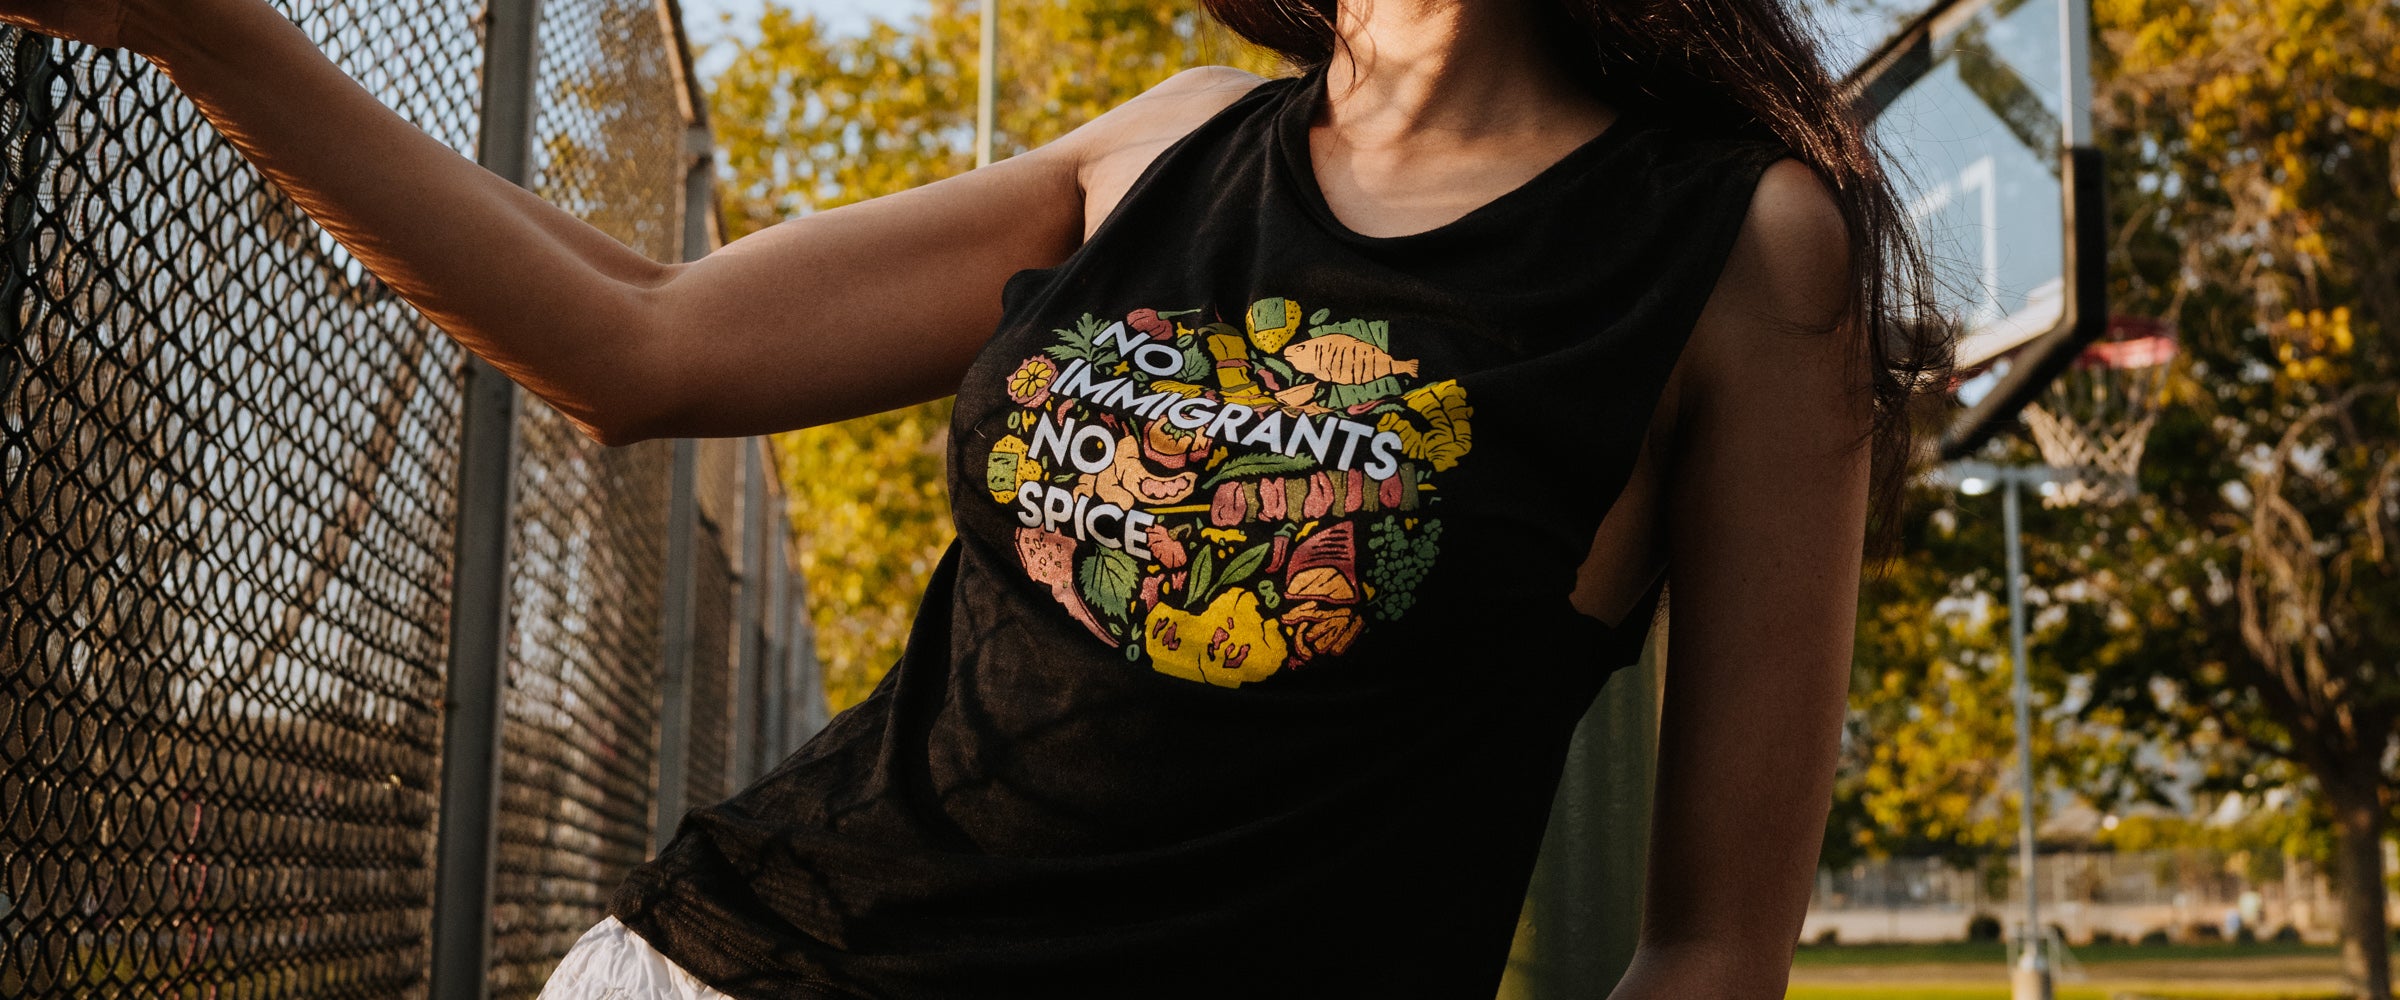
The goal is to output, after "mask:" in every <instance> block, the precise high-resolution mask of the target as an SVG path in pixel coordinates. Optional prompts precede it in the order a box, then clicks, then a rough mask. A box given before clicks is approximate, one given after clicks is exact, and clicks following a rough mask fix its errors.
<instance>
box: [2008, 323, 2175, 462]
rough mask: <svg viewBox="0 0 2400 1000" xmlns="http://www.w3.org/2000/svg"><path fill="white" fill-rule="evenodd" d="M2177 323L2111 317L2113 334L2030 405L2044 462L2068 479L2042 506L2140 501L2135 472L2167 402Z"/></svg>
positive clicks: (2029, 420) (2029, 421)
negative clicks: (2163, 405)
mask: <svg viewBox="0 0 2400 1000" xmlns="http://www.w3.org/2000/svg"><path fill="white" fill-rule="evenodd" d="M2174 357H2175V329H2174V327H2172V326H2169V325H2167V324H2166V323H2165V322H2163V321H2160V320H2155V319H2147V318H2142V317H2136V316H2118V317H2113V318H2111V319H2110V320H2109V321H2108V332H2107V334H2105V335H2104V336H2103V337H2102V338H2101V339H2100V340H2097V341H2094V342H2093V343H2092V344H2091V346H2089V347H2086V348H2084V349H2083V353H2082V354H2080V355H2078V356H2077V357H2076V358H2075V364H2074V367H2072V368H2069V369H2068V370H2067V372H2066V373H2065V374H2063V375H2060V376H2059V377H2058V380H2057V381H2056V382H2053V383H2051V384H2050V387H2049V388H2048V389H2047V390H2044V391H2043V393H2042V397H2041V398H2040V399H2038V400H2036V401H2034V402H2032V403H2029V404H2027V405H2026V407H2025V412H2024V417H2025V426H2026V429H2027V430H2029V431H2031V432H2032V434H2033V443H2034V446H2035V447H2037V448H2040V449H2041V452H2042V460H2043V461H2044V462H2047V463H2049V464H2050V465H2051V466H2052V467H2054V468H2056V469H2057V470H2059V472H2060V473H2061V474H2062V476H2063V478H2062V479H2061V480H2059V481H2058V482H2056V483H2055V486H2056V488H2055V489H2049V488H2045V489H2044V490H2043V491H2042V504H2043V506H2047V507H2065V506H2070V505H2074V504H2081V503H2096V504H2114V503H2123V502H2125V501H2126V500H2129V499H2132V497H2133V495H2134V493H2135V486H2134V471H2135V470H2136V469H2137V468H2139V467H2140V465H2141V464H2142V449H2143V446H2144V445H2146V444H2147V443H2148V442H2149V440H2150V427H2151V425H2153V424H2156V423H2157V422H2158V411H2159V406H2160V404H2161V403H2162V402H2163V401H2164V390H2165V387H2166V378H2167V362H2168V361H2171V360H2173V359H2174Z"/></svg>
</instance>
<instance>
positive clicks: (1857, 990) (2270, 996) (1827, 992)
mask: <svg viewBox="0 0 2400 1000" xmlns="http://www.w3.org/2000/svg"><path fill="white" fill-rule="evenodd" d="M2053 992H2054V995H2055V997H2056V1000H2130V998H2133V997H2140V998H2142V1000H2170V998H2171V1000H2186V998H2190V1000H2348V997H2349V994H2347V993H2341V992H2333V993H2324V992H2304V993H2292V992H2286V991H2282V990H2270V991H2267V992H2259V991H2257V990H2250V989H2243V988H2239V987H2229V988H2225V989H2209V988H2174V989H2163V990H2157V991H2149V990H2128V989H2124V988H2122V987H2115V986H2059V987H2057V988H2056V989H2055V990H2054V991H2053ZM1784 997H1785V998H1786V1000H2009V996H2008V986H2007V984H2005V983H2003V984H2000V985H1997V986H1944V985H1909V984H1905V983H1902V984H1894V985H1869V984H1848V985H1841V984H1836V985H1823V984H1816V985H1803V984H1798V983H1795V984H1793V985H1792V988H1791V991H1790V992H1788V993H1785V994H1784Z"/></svg>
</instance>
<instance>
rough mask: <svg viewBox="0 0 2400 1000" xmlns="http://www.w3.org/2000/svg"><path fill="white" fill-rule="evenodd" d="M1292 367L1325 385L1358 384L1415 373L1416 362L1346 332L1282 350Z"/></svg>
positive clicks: (1321, 335) (1329, 334)
mask: <svg viewBox="0 0 2400 1000" xmlns="http://www.w3.org/2000/svg"><path fill="white" fill-rule="evenodd" d="M1283 359H1284V360H1285V361H1288V362H1290V363H1291V365H1292V367H1293V368H1295V369H1298V370H1300V371H1303V372H1307V373H1308V374H1310V375H1313V376H1316V377H1317V378H1320V379H1323V380H1325V381H1327V382H1335V383H1339V384H1342V385H1357V384H1359V383H1361V382H1372V381H1375V380H1376V379H1379V378H1382V377H1384V376H1386V375H1391V374H1394V373H1398V374H1401V375H1414V374H1416V373H1417V362H1416V361H1415V360H1413V359H1412V360H1408V361H1400V360H1396V359H1394V358H1393V357H1392V356H1391V355H1389V354H1386V353H1384V352H1383V350H1382V349H1381V348H1379V347H1376V346H1375V345H1373V344H1370V343H1367V342H1366V341H1363V340H1360V339H1358V338H1357V337H1353V336H1351V335H1349V334H1346V333H1326V334H1319V335H1317V336H1314V337H1310V338H1308V339H1307V340H1303V341H1301V342H1299V343H1297V344H1292V345H1289V346H1286V347H1285V348H1284V349H1283Z"/></svg>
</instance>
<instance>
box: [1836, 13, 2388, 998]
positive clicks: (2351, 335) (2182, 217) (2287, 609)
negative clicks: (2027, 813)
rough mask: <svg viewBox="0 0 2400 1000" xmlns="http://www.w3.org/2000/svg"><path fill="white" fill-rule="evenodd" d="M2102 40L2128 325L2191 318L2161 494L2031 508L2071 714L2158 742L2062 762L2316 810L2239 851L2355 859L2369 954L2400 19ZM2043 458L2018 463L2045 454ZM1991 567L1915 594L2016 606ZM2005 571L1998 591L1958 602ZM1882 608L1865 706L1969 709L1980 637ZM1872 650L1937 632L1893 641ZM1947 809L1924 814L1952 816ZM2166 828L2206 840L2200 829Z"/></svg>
mask: <svg viewBox="0 0 2400 1000" xmlns="http://www.w3.org/2000/svg"><path fill="white" fill-rule="evenodd" d="M2093 23H2094V28H2095V32H2096V36H2095V37H2096V39H2097V44H2096V45H2095V46H2094V61H2095V90H2096V95H2095V96H2096V100H2095V109H2094V111H2095V117H2096V120H2097V123H2098V125H2099V126H2100V141H2101V143H2102V146H2103V148H2104V150H2105V152H2106V155H2107V156H2108V171H2107V174H2108V185H2109V188H2108V198H2109V207H2110V216H2111V220H2112V223H2113V225H2114V227H2115V229H2114V233H2113V238H2112V240H2111V246H2110V267H2111V289H2110V296H2111V301H2112V307H2113V310H2114V311H2115V312H2117V313H2120V314H2133V315H2142V316H2153V317H2160V318H2164V319H2166V320H2167V321H2169V322H2170V323H2172V324H2173V325H2174V326H2175V327H2176V328H2177V329H2178V330H2179V331H2180V333H2181V337H2182V346H2183V352H2182V355H2181V357H2180V358H2179V359H2178V360H2177V362H2176V363H2175V366H2174V368H2173V370H2172V372H2171V374H2170V378H2169V382H2168V394H2167V398H2166V403H2165V407H2164V411H2163V413H2162V415H2161V419H2160V421H2159V424H2158V426H2157V429H2156V430H2155V431H2154V432H2153V434H2152V437H2151V440H2150V447H2149V452H2148V458H2147V459H2146V461H2145V463H2144V466H2143V469H2142V472H2141V481H2142V487H2143V489H2142V494H2141V496H2140V497H2138V498H2137V499H2136V500H2135V501H2133V502H2131V503H2129V504H2126V505H2123V506H2120V507H2113V508H2100V507H2094V508H2083V509H2078V510H2075V511H2072V512H2065V513H2067V514H2068V516H2060V515H2061V512H2051V511H2038V510H2037V511H2033V512H2029V517H2030V518H2031V520H2030V521H2029V524H2028V530H2027V534H2026V541H2027V546H2028V548H2027V558H2028V570H2029V575H2030V576H2031V577H2032V579H2033V580H2034V581H2035V589H2036V592H2037V593H2039V594H2042V595H2043V599H2041V600H2037V601H2036V603H2035V617H2034V618H2033V619H2032V621H2031V624H2032V625H2033V626H2034V628H2033V630H2032V631H2033V641H2034V650H2035V653H2034V658H2035V660H2036V672H2035V677H2036V679H2037V680H2038V681H2040V682H2041V684H2042V686H2043V687H2045V688H2047V689H2048V691H2049V696H2048V698H2047V699H2046V700H2048V701H2049V702H2050V703H2051V704H2053V705H2056V706H2058V707H2059V708H2060V709H2061V710H2065V709H2070V708H2071V709H2072V711H2071V712H2067V713H2066V714H2064V715H2063V716H2062V725H2064V726H2066V727H2069V728H2072V727H2075V726H2094V725H2096V726H2099V727H2100V728H2102V729H2122V730H2124V731H2126V732H2130V733H2134V734H2138V735H2139V736H2140V737H2141V739H2142V741H2143V742H2146V743H2148V744H2149V745H2150V747H2151V751H2150V752H2148V753H2109V752H2102V753H2095V754H2090V755H2088V756H2082V757H2080V758H2075V755H2074V754H2072V753H2069V757H2070V758H2075V759H2069V760H2052V761H2049V762H2047V764H2048V766H2050V767H2051V768H2053V769H2055V770H2057V771H2058V772H2060V773H2071V774H2080V775H2081V777H2080V778H2079V779H2077V780H2078V782H2079V784H2078V786H2077V787H2078V788H2079V790H2081V791H2085V792H2088V793H2092V794H2094V795H2095V796H2096V797H2099V798H2102V799H2103V800H2105V801H2111V802H2121V801H2122V800H2124V799H2127V798H2132V799H2140V798H2145V797H2147V798H2153V799H2155V798H2157V797H2158V795H2159V792H2160V789H2161V786H2162V784H2163V783H2164V782H2165V779H2166V777H2167V776H2166V775H2165V774H2164V773H2162V772H2163V770H2164V768H2163V766H2162V763H2163V762H2165V761H2168V760H2170V759H2173V757H2174V756H2175V755H2177V754H2182V755H2186V758H2187V759H2196V760H2198V761H2199V763H2200V767H2201V776H2202V780H2201V782H2200V785H2199V788H2198V791H2199V792H2200V793H2201V794H2202V795H2203V796H2208V795H2241V796H2246V797H2250V798H2251V799H2252V800H2253V801H2263V800H2264V798H2265V796H2266V795H2267V794H2268V793H2269V792H2270V791H2273V790H2274V789H2276V788H2278V787H2281V788H2283V789H2284V791H2285V793H2292V792H2297V793H2301V794H2302V795H2303V799H2302V807H2301V808H2299V809H2296V810H2294V811H2293V812H2292V813H2291V814H2290V815H2291V816H2292V817H2294V818H2295V819H2296V820H2297V821H2298V822H2300V823H2302V824H2303V825H2305V826H2306V827H2307V829H2308V830H2309V831H2313V832H2302V830H2301V829H2300V827H2296V826H2294V825H2293V824H2292V823H2282V824H2276V823H2265V822H2262V823H2258V824H2253V825H2252V827H2251V828H2250V832H2249V833H2246V834H2244V833H2237V834H2235V835H2238V836H2255V837H2259V838H2264V839H2265V840H2268V841H2272V843H2264V842H2262V843H2261V844H2259V845H2256V846H2259V847H2265V848H2270V849H2273V850H2275V851H2278V852H2281V851H2289V852H2293V853H2311V854H2313V853H2319V852H2322V853H2324V854H2327V855H2330V859H2331V860H2333V861H2334V862H2335V866H2336V867H2337V869H2341V871H2340V873H2339V874H2340V879H2341V882H2342V884H2343V890H2344V893H2345V896H2346V909H2347V911H2348V913H2347V914H2346V916H2345V918H2344V923H2345V935H2346V937H2348V938H2349V939H2350V940H2351V941H2352V942H2354V943H2355V942H2361V941H2364V942H2369V943H2370V945H2371V943H2372V942H2375V941H2378V940H2380V939H2381V938H2382V937H2383V935H2384V933H2385V930H2384V927H2383V921H2382V916H2381V914H2382V910H2383V906H2382V900H2383V896H2382V888H2383V886H2382V881H2383V880H2382V876H2381V872H2380V866H2381V857H2380V850H2379V842H2380V840H2381V838H2382V836H2383V834H2384V831H2385V830H2387V829H2388V828H2389V826H2390V824H2391V822H2392V820H2393V818H2394V815H2393V813H2394V808H2395V805H2396V793H2400V773H2395V771H2394V769H2393V766H2392V762H2393V761H2394V760H2400V755H2395V753H2394V751H2395V749H2396V748H2400V738H2396V737H2400V732H2396V725H2395V723H2396V720H2400V662H2396V661H2400V559H2396V557H2395V553H2394V544H2395V541H2400V345H2396V344H2395V337H2396V336H2400V255H2395V254H2393V253H2391V252H2390V251H2391V249H2392V248H2394V247H2396V246H2400V12H2396V11H2395V8H2394V7H2393V6H2392V5H2390V4H2351V3H2343V2H2339V0H2263V2H2261V0H2240V2H2237V0H2201V2H2197V3H2194V2H2187V0H2094V3H2093ZM2015 447H2016V449H2017V450H2016V451H2015V452H2013V453H2012V455H2011V456H2009V457H2012V458H2014V459H2017V460H2025V459H2030V458H2032V457H2033V456H2032V455H2031V453H2030V451H2029V450H2027V449H2025V448H2023V446H2022V445H2021V444H2020V445H2016V446H2015ZM1937 513H1938V512H1937ZM1922 516H1925V517H1927V518H1929V519H1930V518H1931V517H1932V516H1933V515H1932V514H1925V515H1922ZM1982 544H1990V545H1991V546H1992V547H1990V548H1988V549H1985V550H1984V551H1983V552H1980V553H1972V554H1970V553H1969V552H1966V551H1950V550H1948V549H1946V548H1945V547H1944V546H1943V544H1941V543H1939V542H1929V543H1928V548H1927V549H1926V550H1925V551H1926V557H1925V558H1926V561H1925V563H1924V564H1923V565H1921V566H1915V567H1911V568H1907V569H1905V570H1904V572H1902V573H1900V574H1896V577H1898V579H1896V580H1895V581H1894V582H1893V583H1892V584H1891V586H1890V588H1887V589H1888V590H1889V594H1890V596H1892V597H1893V599H1894V600H1897V601H1902V602H1906V601H1910V600H1914V601H1915V605H1913V606H1918V607H1922V606H1927V605H1929V604H1930V603H1931V602H1930V601H1929V600H1927V599H1926V598H1925V594H1926V593H1931V592H1939V591H1940V588H1941V586H1943V585H1945V583H1944V582H1945V581H1949V582H1948V584H1947V585H1948V586H1967V587H1970V588H1971V589H1974V590H1977V591H1982V592H1987V593H1988V592H1990V591H1993V590H1996V588H1997V582H1998V581H1997V580H1996V574H1988V571H1985V570H1982V569H1980V567H1983V566H1988V565H1990V564H1991V562H1992V561H1993V560H1994V559H1995V558H1996V554H1997V552H1998V549H1997V547H1996V540H1992V541H1990V542H1988V543H1979V545H1982ZM1978 573H1987V575H1989V576H1991V577H1994V579H1990V580H1989V581H1988V582H1976V583H1968V584H1962V583H1959V582H1958V581H1967V580H1973V579H1975V578H1976V574H1978ZM1912 588H1913V589H1912ZM1876 596H1881V595H1878V594H1876V593H1873V592H1871V594H1870V599H1869V600H1868V601H1867V602H1866V603H1867V605H1868V607H1869V608H1871V609H1872V608H1875V607H1876V605H1877V603H1878V602H1877V601H1876V600H1875V599H1874V598H1875V597H1876ZM1877 614H1879V615H1880V617H1870V618H1869V619H1866V620H1862V650H1865V651H1866V652H1865V654H1864V655H1863V656H1862V672H1863V671H1865V670H1868V669H1869V668H1870V667H1877V666H1880V667H1882V668H1884V669H1890V668H1891V667H1892V665H1894V664H1899V665H1901V669H1903V670H1915V671H1916V673H1914V674H1906V673H1904V675H1903V678H1904V683H1902V684H1901V685H1900V686H1899V689H1898V693H1889V692H1887V693H1885V694H1881V695H1876V694H1868V693H1866V692H1865V689H1864V687H1862V692H1861V696H1860V697H1859V698H1858V701H1859V703H1860V705H1861V707H1860V710H1859V714H1860V715H1861V716H1862V717H1863V718H1867V719H1870V720H1872V719H1876V718H1880V717H1881V716H1879V715H1878V713H1879V712H1881V713H1884V714H1885V715H1888V714H1889V712H1890V711H1891V709H1890V708H1889V703H1891V702H1893V701H1896V700H1898V701H1907V700H1913V701H1914V702H1916V703H1918V704H1922V705H1934V704H1949V703H1951V702H1950V701H1948V700H1946V699H1949V698H1951V697H1953V691H1954V690H1955V689H1953V688H1944V687H1941V686H1939V685H1937V684H1935V683H1933V681H1932V680H1931V678H1932V677H1933V676H1934V675H1933V674H1932V673H1931V672H1929V671H1927V670H1925V669H1924V668H1922V667H1921V666H1911V665H1921V664H1925V663H1931V662H1935V661H1936V660H1938V659H1939V656H1940V655H1941V651H1942V650H1946V649H1950V648H1953V647H1955V646H1956V645H1957V644H1959V643H1960V642H1965V641H1969V639H1968V637H1961V636H1956V635H1952V636H1943V635H1939V634H1935V635H1932V636H1930V637H1927V636H1921V635H1916V633H1918V632H1923V631H1926V630H1927V629H1929V628H1931V629H1934V630H1936V631H1937V632H1938V626H1929V625H1925V624H1923V623H1911V622H1906V621H1894V620H1892V612H1891V609H1888V608H1887V609H1883V610H1882V611H1880V612H1877ZM1999 627H2005V626H2004V622H2003V623H1995V627H1994V628H1993V630H1992V631H1993V632H1997V630H1998V628H1999ZM1872 629H1886V630H1898V631H1899V632H1900V633H1902V634H1904V635H1910V636H1914V637H1911V638H1901V639H1895V638H1892V637H1890V636H1885V637H1882V638H1878V639H1876V640H1875V641H1873V642H1867V641H1864V632H1863V630H1872ZM1912 630H1913V631H1912ZM1985 641H1989V640H1985ZM1878 656H1880V657H1881V659H1877V657H1878ZM2043 664H2055V665H2056V666H2053V667H2050V668H2049V669H2046V670H2045V669H2043V666H2042V665H2043ZM1909 677H1917V678H1920V679H1918V680H1914V681H1908V680H1907V678H1909ZM1967 707H1969V708H1971V707H1972V705H1971V704H1970V705H1969V706H1967ZM1965 714H1966V713H1965V712H1963V711H1962V712H1961V713H1959V715H1960V717H1959V718H1957V720H1956V721H1957V724H1958V726H1959V727H1960V729H1961V730H1962V731H1963V732H1965V733H1966V734H1969V736H1972V735H1973V734H1977V733H1981V732H1983V731H1984V730H1987V729H1989V728H1990V726H1989V725H1987V724H1986V723H1985V722H1984V721H1983V720H1981V719H1980V718H1965V717H1964V716H1965ZM1886 736H1897V737H1900V738H1903V739H1905V740H1906V741H1907V742H1908V744H1909V745H1908V746H1905V747H1902V748H1899V749H1897V750H1894V751H1892V752H1893V753H1897V754H1901V755H1907V754H1916V753H1955V752H1961V751H1962V750H1963V749H1964V747H1963V746H1960V745H1958V744H1960V742H1961V740H1965V741H1966V742H1968V743H1973V742H1975V741H1974V740H1973V739H1970V738H1969V736H1960V735H1957V734H1950V735H1949V736H1947V742H1945V743H1938V744H1937V742H1936V741H1934V740H1931V739H1929V738H1924V737H1920V736H1912V735H1910V734H1909V731H1908V730H1906V729H1905V728H1899V727H1894V726H1890V725H1882V726H1880V727H1874V728H1872V731H1871V733H1870V735H1869V736H1868V737H1867V739H1866V740H1865V742H1872V741H1873V740H1875V739H1880V738H1884V737H1886ZM2086 749H2089V748H2086ZM1911 773H1912V774H1913V775H1915V776H1916V777H1917V778H1918V779H1920V780H1923V781H1933V780H1934V778H1933V776H1931V775H1929V774H1927V773H1926V772H1924V771H1923V770H1922V769H1921V768H1920V769H1919V770H1918V771H1916V772H1911ZM1970 777H1972V776H1970ZM1849 787H1850V788H1852V789H1853V790H1854V791H1853V794H1856V795H1863V796H1870V797H1871V795H1872V794H1874V793H1876V791H1877V789H1876V787H1875V786H1874V785H1873V783H1872V782H1869V781H1865V780H1856V781H1854V782H1853V784H1852V785H1850V786H1849ZM1894 787H1896V786H1894ZM1918 787H1919V793H1918V794H1917V795H1916V797H1915V799H1913V800H1911V802H1910V806H1911V808H1914V809H1917V810H1919V811H1920V812H1921V811H1923V810H1925V809H1929V808H1932V806H1933V805H1934V804H1938V803H1939V802H1940V801H1942V799H1941V796H1940V795H1939V794H1937V793H1935V792H1933V791H1930V790H1927V789H1926V788H1925V787H1924V786H1921V785H1920V786H1918ZM1919 800H1921V801H1919ZM1871 814H1873V810H1869V809H1861V808H1857V807H1853V808H1851V809H1850V810H1848V811H1847V812H1846V813H1845V812H1841V811H1837V815H1845V816H1848V817H1849V818H1851V819H1852V821H1856V820H1857V819H1858V818H1859V817H1861V816H1865V815H1871ZM1885 815H1887V816H1888V815H1896V814H1894V813H1891V812H1890V811H1889V810H1887V811H1886V813H1885ZM1919 829H1921V830H1930V829H1932V827H1930V826H1927V825H1924V824H1922V823H1920V824H1919ZM2140 829H2141V830H2143V831H2145V832H2144V833H2143V836H2144V837H2155V836H2169V835H2172V836H2189V837H2200V836H2202V835H2203V834H2201V833H2199V832H2197V831H2199V830H2200V829H2201V828H2199V827H2197V826H2194V825H2188V824H2187V825H2182V826H2178V825H2176V824H2164V825H2161V824H2152V823H2145V824H2143V825H2142V826H2141V827H2140ZM2162 831H2164V832H2162ZM2206 836H2210V837H2219V838H2220V839H2221V838H2222V836H2225V835H2224V834H2219V833H2210V834H2206ZM2137 839H2138V838H2137ZM2329 842H2330V843H2331V844H2332V845H2334V846H2335V847H2336V849H2332V850H2327V849H2326V848H2327V846H2328V843H2329ZM2219 846H2223V845H2219ZM2382 954H2383V949H2381V948H2377V947H2372V946H2369V947H2364V948H2358V947H2353V948H2352V949H2351V950H2350V952H2349V954H2348V958H2349V971H2350V972H2351V974H2352V976H2353V978H2354V979H2355V980H2356V981H2357V982H2358V984H2359V986H2360V989H2361V991H2362V993H2366V992H2376V991H2379V990H2381V989H2383V988H2384V987H2385V985H2386V984H2388V972H2387V971H2386V970H2385V969H2383V968H2382V966H2383V962H2382V960H2381V958H2380V956H2382ZM2376 995H2381V994H2380V993H2379V992H2377V994H2376Z"/></svg>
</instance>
